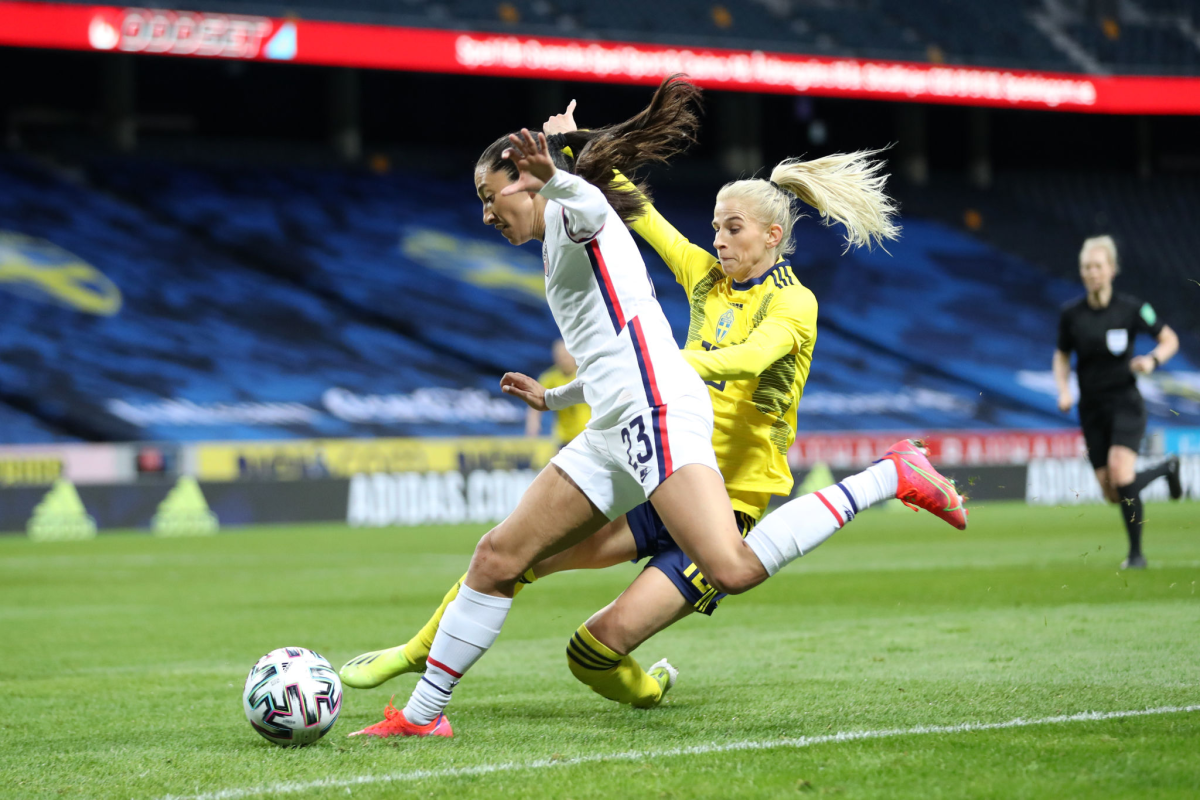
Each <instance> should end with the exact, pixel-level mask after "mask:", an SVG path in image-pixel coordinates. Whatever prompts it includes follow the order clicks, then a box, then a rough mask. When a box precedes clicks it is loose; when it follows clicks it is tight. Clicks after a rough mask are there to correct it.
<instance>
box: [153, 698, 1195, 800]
mask: <svg viewBox="0 0 1200 800" xmlns="http://www.w3.org/2000/svg"><path fill="white" fill-rule="evenodd" d="M1192 711H1200V705H1194V706H1163V707H1161V708H1145V709H1138V710H1133V711H1085V712H1083V713H1081V714H1068V715H1065V716H1060V717H1042V718H1040V719H1022V718H1017V719H1010V720H1009V721H1008V722H962V723H959V724H958V725H918V726H916V727H914V728H890V729H885V730H878V731H846V732H843V733H831V734H827V735H825V736H799V737H797V738H795V739H771V740H768V741H758V742H754V741H742V742H726V743H724V744H720V743H713V744H701V745H695V746H694V747H673V748H671V749H669V750H627V751H625V752H622V753H595V754H592V755H586V756H576V757H574V758H558V759H550V758H539V759H536V760H533V761H509V762H505V763H502V764H480V765H479V766H476V767H447V768H444V769H414V770H408V771H406V772H392V773H386V774H383V775H360V776H358V777H355V778H324V779H322V780H318V781H295V782H283V783H272V784H268V785H266V786H252V787H248V788H244V789H222V790H220V791H216V792H206V793H204V794H194V795H166V796H165V797H163V798H161V800H240V798H243V797H257V796H259V795H275V794H295V793H297V792H307V791H310V790H312V789H347V788H350V787H352V786H365V785H369V784H373V783H410V782H412V781H419V780H427V779H430V778H461V777H467V776H475V775H490V774H492V773H495V772H515V771H517V770H526V769H545V768H547V767H571V766H574V765H576V764H595V763H598V762H604V761H641V760H643V759H650V758H670V757H672V756H692V755H706V754H709V753H728V752H731V751H736V750H778V749H780V748H784V747H792V748H800V747H813V746H814V745H819V744H840V743H843V742H859V741H863V740H866V739H890V738H893V737H897V736H924V735H928V734H938V733H972V732H974V731H996V730H1004V729H1005V728H1029V727H1033V726H1034V725H1062V724H1064V723H1068V722H1094V721H1100V720H1106V719H1125V718H1127V717H1148V716H1154V715H1158V714H1180V713H1187V712H1192Z"/></svg>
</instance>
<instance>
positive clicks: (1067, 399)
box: [1053, 349, 1075, 413]
mask: <svg viewBox="0 0 1200 800" xmlns="http://www.w3.org/2000/svg"><path fill="white" fill-rule="evenodd" d="M1053 364H1054V382H1055V383H1056V384H1058V410H1059V411H1062V412H1064V413H1065V412H1067V411H1070V410H1071V406H1073V405H1075V398H1074V397H1072V396H1071V354H1070V353H1067V352H1064V351H1062V350H1057V349H1056V350H1055V351H1054V362H1053Z"/></svg>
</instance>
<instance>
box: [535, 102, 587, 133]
mask: <svg viewBox="0 0 1200 800" xmlns="http://www.w3.org/2000/svg"><path fill="white" fill-rule="evenodd" d="M577 130H579V126H578V125H576V124H575V101H574V100H572V101H571V102H570V103H567V110H566V111H565V112H564V113H562V114H555V115H553V116H552V117H550V119H548V120H546V122H545V124H543V125H542V133H544V134H546V135H547V136H553V135H554V134H556V133H572V132H574V131H577Z"/></svg>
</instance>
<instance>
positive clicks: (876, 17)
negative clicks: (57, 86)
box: [71, 0, 1200, 74]
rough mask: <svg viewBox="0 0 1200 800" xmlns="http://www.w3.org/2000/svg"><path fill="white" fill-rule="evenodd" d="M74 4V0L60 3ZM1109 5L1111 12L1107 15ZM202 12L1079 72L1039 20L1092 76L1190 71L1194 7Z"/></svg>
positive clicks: (326, 3)
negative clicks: (1116, 10)
mask: <svg viewBox="0 0 1200 800" xmlns="http://www.w3.org/2000/svg"><path fill="white" fill-rule="evenodd" d="M71 1H72V2H83V0H71ZM1115 5H1116V4H1114V6H1115ZM204 8H205V10H209V11H227V12H235V13H249V14H267V15H273V16H287V15H299V16H301V17H307V18H312V19H331V20H343V21H350V22H363V23H376V24H395V25H408V26H418V27H438V28H454V29H475V30H483V31H511V32H522V33H528V34H533V35H564V36H586V37H593V36H595V37H601V38H610V39H618V40H636V41H652V42H662V43H667V44H684V45H692V46H709V47H714V46H715V47H720V46H725V47H745V48H759V47H761V48H766V49H772V50H779V51H793V52H805V53H817V54H830V55H843V56H858V57H872V58H897V59H905V60H914V61H926V60H932V61H938V62H941V61H945V62H946V63H951V64H979V65H985V66H1006V67H1018V68H1032V69H1047V70H1067V71H1076V72H1077V71H1081V70H1086V69H1087V68H1088V66H1087V64H1085V63H1082V62H1077V61H1073V60H1072V59H1071V58H1070V57H1069V56H1068V55H1067V54H1066V53H1065V52H1063V51H1062V50H1060V49H1059V48H1058V47H1056V46H1054V45H1053V43H1052V42H1051V41H1050V40H1049V39H1048V38H1047V36H1046V34H1045V33H1043V32H1042V31H1040V30H1038V28H1037V27H1036V26H1035V25H1034V24H1033V23H1032V21H1031V18H1030V15H1031V14H1033V13H1041V14H1043V15H1044V16H1046V17H1047V18H1052V19H1053V20H1054V23H1053V24H1054V25H1055V26H1056V27H1058V28H1059V29H1060V30H1061V31H1062V33H1064V34H1066V35H1067V36H1068V37H1070V38H1072V39H1074V41H1075V42H1076V43H1077V44H1078V45H1079V46H1080V47H1081V48H1082V51H1083V52H1084V53H1085V54H1087V55H1088V56H1090V57H1091V58H1094V59H1095V60H1096V62H1097V63H1098V64H1099V65H1100V66H1101V67H1102V68H1104V69H1111V70H1114V71H1132V72H1162V73H1168V74H1175V73H1194V72H1195V71H1196V69H1197V65H1198V62H1200V44H1198V41H1197V34H1196V33H1195V28H1194V27H1192V24H1193V22H1194V18H1195V9H1194V8H1193V7H1192V4H1190V3H1186V2H1179V1H1177V0H1153V1H1152V2H1144V3H1139V4H1138V8H1132V7H1131V9H1132V10H1129V9H1127V10H1125V11H1122V12H1121V16H1120V18H1119V19H1112V20H1107V21H1106V20H1102V19H1093V18H1090V17H1087V16H1084V15H1083V14H1081V13H1079V12H1078V11H1077V10H1074V9H1075V5H1072V4H1069V3H1068V4H1064V3H1047V2H1045V0H1015V1H1014V2H1006V3H963V2H958V1H957V0H743V1H742V2H737V3H734V2H728V0H705V2H689V1H688V0H660V2H656V3H652V4H648V3H644V2H639V1H638V0H607V1H606V2H603V3H596V2H585V0H557V1H556V2H553V3H551V2H548V1H547V0H431V1H430V2H424V1H423V0H337V1H336V2H335V1H334V0H209V2H206V3H205V4H204Z"/></svg>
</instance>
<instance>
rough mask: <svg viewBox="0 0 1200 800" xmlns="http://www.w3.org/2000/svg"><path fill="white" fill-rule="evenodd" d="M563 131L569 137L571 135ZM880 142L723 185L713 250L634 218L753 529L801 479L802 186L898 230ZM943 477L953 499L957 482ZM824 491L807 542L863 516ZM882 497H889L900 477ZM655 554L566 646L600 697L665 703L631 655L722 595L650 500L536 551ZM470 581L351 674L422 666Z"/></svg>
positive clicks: (805, 302)
mask: <svg viewBox="0 0 1200 800" xmlns="http://www.w3.org/2000/svg"><path fill="white" fill-rule="evenodd" d="M573 108H574V102H572V104H571V107H570V108H568V112H567V114H564V115H557V116H556V117H552V118H551V119H550V121H549V122H548V123H547V125H546V128H545V130H546V132H547V133H553V134H558V133H562V132H563V131H571V130H574V129H575V127H574V121H573V119H571V112H572V111H573ZM554 138H555V137H552V144H554V143H555V142H554V141H553V139H554ZM557 144H559V146H562V142H561V141H558V142H557ZM873 155H874V153H873V152H861V153H853V154H849V155H841V154H839V155H834V156H829V157H827V158H824V159H817V160H814V161H810V162H803V161H800V160H798V159H792V160H788V161H785V162H783V163H781V164H779V165H777V166H776V167H775V169H774V170H772V173H771V181H766V180H744V181H736V182H734V183H731V184H727V185H726V186H725V187H723V188H722V189H721V191H720V193H718V195H717V202H716V208H715V211H714V218H713V228H714V234H715V236H714V248H715V250H716V252H717V256H716V257H715V258H714V256H713V255H712V254H710V253H708V252H707V251H705V250H704V249H703V248H700V247H698V246H696V245H693V244H692V243H691V242H689V241H688V240H687V239H686V238H684V237H683V236H682V235H681V234H680V233H679V232H678V231H677V230H676V229H675V228H674V227H673V226H671V225H670V223H668V222H667V221H666V220H665V219H664V218H663V217H662V216H661V215H660V214H659V213H658V212H657V211H656V210H655V209H654V208H653V206H651V205H650V204H649V203H647V204H646V207H645V215H644V216H643V217H641V218H640V219H638V220H637V221H635V223H634V224H633V230H634V231H635V232H637V233H638V234H639V235H640V236H642V238H644V239H645V240H646V241H647V242H648V243H649V244H650V245H651V246H653V247H654V249H655V250H656V251H657V252H658V253H659V255H660V256H661V257H662V258H663V260H664V261H665V262H666V263H667V265H668V266H669V267H670V269H671V271H672V272H673V273H674V275H675V277H676V280H677V281H678V282H679V283H680V284H681V285H682V286H683V287H684V289H685V290H686V291H687V293H688V297H689V298H690V300H691V320H690V324H689V329H688V335H687V340H686V343H685V346H684V349H685V358H686V359H687V360H688V362H689V363H691V364H692V366H693V367H694V368H695V369H696V370H697V372H698V373H699V374H700V375H701V377H702V378H704V379H705V381H706V382H707V383H708V386H709V394H710V396H711V398H712V401H713V415H714V420H715V425H714V432H713V447H714V451H715V452H716V455H717V460H718V463H719V465H720V468H721V471H722V475H723V477H724V480H725V484H726V486H727V487H728V490H729V496H730V499H731V501H732V502H733V507H734V511H735V515H736V517H737V520H738V524H739V527H741V529H742V534H743V535H745V534H746V533H748V532H749V531H750V529H751V528H753V526H754V525H755V523H756V522H757V521H758V520H759V519H760V518H761V517H762V515H763V513H764V512H765V510H766V506H767V503H768V501H769V500H770V497H771V495H781V496H788V495H789V494H790V493H791V489H792V477H791V472H790V470H789V469H788V466H787V459H786V454H787V450H788V447H789V446H790V445H791V443H792V441H793V440H794V439H795V432H796V405H797V403H798V402H799V401H800V398H801V395H802V394H803V390H804V383H805V381H806V380H807V377H808V372H809V367H810V365H811V361H812V353H813V345H814V343H815V341H816V317H817V303H816V299H815V298H814V296H813V294H812V292H811V291H809V290H808V289H807V288H806V287H804V286H803V285H802V284H801V283H800V282H799V281H798V280H797V279H796V276H795V274H794V273H793V272H792V269H791V264H790V262H789V261H788V260H787V258H786V256H787V254H788V253H790V252H791V249H792V247H793V245H792V241H791V232H792V227H793V225H794V223H795V222H796V220H797V219H798V217H799V215H798V213H797V211H796V209H795V208H794V205H793V200H794V199H795V198H799V199H801V200H802V201H804V202H805V203H807V204H809V205H811V206H813V207H814V208H816V209H817V210H818V211H819V212H820V214H821V216H822V218H823V219H824V220H825V222H826V223H827V224H829V223H832V222H837V223H840V224H842V225H843V226H844V227H845V229H846V235H847V242H848V243H849V244H850V245H852V246H857V245H863V244H870V243H871V242H872V241H879V240H882V239H891V238H895V237H896V236H897V235H898V233H899V230H898V228H897V227H896V226H895V225H894V224H893V222H892V215H893V214H894V213H895V208H894V206H893V204H892V202H891V200H890V199H889V198H888V197H887V196H886V195H885V194H884V192H883V184H884V182H885V180H886V175H884V174H882V172H881V170H882V166H883V165H882V163H881V162H877V161H873V160H872V156H873ZM633 190H634V189H633V187H632V186H631V191H633ZM501 385H502V387H503V388H504V391H505V392H507V393H509V394H512V395H515V396H517V397H520V398H521V399H523V400H524V401H525V402H526V403H528V404H529V405H530V407H531V408H534V409H538V410H546V409H549V408H551V407H552V406H551V405H548V404H547V403H548V401H550V402H552V403H553V404H554V405H553V407H558V405H561V404H562V403H563V402H569V400H570V399H572V398H575V397H581V396H582V392H581V391H580V390H579V389H578V385H577V383H576V384H570V385H568V386H566V387H562V388H559V389H557V390H550V391H549V392H548V391H547V388H546V387H545V386H544V385H541V384H540V383H539V382H537V381H534V380H533V379H532V378H529V377H527V376H525V375H519V374H514V373H510V374H508V375H505V376H504V380H503V381H502V382H501ZM904 455H906V456H909V455H915V454H904ZM887 458H890V459H893V460H894V463H895V467H896V472H898V473H900V476H901V477H900V481H899V484H900V489H899V490H893V491H895V495H896V496H900V497H901V498H902V499H908V500H911V501H913V502H917V501H920V502H921V504H922V507H926V508H928V509H929V510H931V511H934V513H937V514H938V515H939V516H942V518H943V519H947V521H950V522H951V524H955V525H956V526H957V527H964V526H965V515H964V514H963V512H962V510H961V503H959V504H958V505H957V507H953V506H955V503H954V502H951V503H949V504H946V506H947V508H946V509H945V510H944V511H943V510H942V509H941V506H940V505H939V506H938V509H937V510H935V508H934V506H933V504H932V503H930V502H928V498H927V497H925V498H918V497H917V496H915V495H914V494H913V493H912V492H913V485H912V482H911V480H907V481H906V479H905V478H904V474H905V473H904V470H905V467H904V466H903V465H902V464H901V460H902V459H901V458H900V457H899V455H898V454H897V453H895V452H891V453H889V454H888V455H887ZM919 459H920V462H919V463H923V464H924V465H925V466H928V462H927V461H924V460H923V456H919ZM880 466H883V467H885V468H890V464H889V463H887V462H885V463H884V464H883V465H877V466H876V467H872V468H871V469H869V470H867V471H866V472H864V473H860V474H859V475H857V476H853V478H852V479H847V480H846V481H845V482H844V483H845V484H850V483H851V482H852V480H854V479H857V480H859V481H860V483H861V484H864V485H865V484H870V485H871V486H870V490H869V491H868V492H867V494H868V495H869V497H868V498H865V502H861V503H858V504H856V503H855V501H854V500H853V499H851V498H850V495H851V494H852V492H851V491H850V490H849V489H847V488H846V486H843V485H842V484H839V485H838V486H837V487H831V488H830V489H827V490H825V492H826V493H829V492H831V490H832V491H833V492H838V491H842V492H845V495H844V497H845V498H846V499H847V500H849V504H848V506H847V509H849V508H850V507H853V509H854V511H853V513H856V512H857V510H858V508H859V507H860V506H861V505H869V504H870V502H878V500H879V499H883V496H882V494H883V493H881V492H880V491H878V490H877V486H876V484H879V483H880V482H879V481H878V480H877V477H876V475H875V474H874V473H873V472H872V470H879V467H880ZM929 469H930V471H932V468H929ZM879 471H880V472H883V471H886V469H885V470H879ZM893 474H895V473H893ZM933 474H934V475H936V473H933ZM937 478H939V479H940V480H941V481H942V482H943V483H944V484H945V486H946V487H947V488H948V491H949V492H950V494H952V495H953V500H957V499H958V497H957V494H956V493H954V491H953V488H952V487H950V486H949V484H948V482H945V481H944V479H941V478H940V476H937ZM856 485H857V484H856ZM906 492H908V494H905V493H906ZM821 495H822V493H820V492H816V493H813V494H812V495H808V496H806V497H805V498H803V499H804V500H811V507H806V508H808V509H809V512H808V513H807V514H805V515H804V516H811V517H812V520H811V527H812V528H813V531H812V532H811V533H813V534H814V535H812V536H811V538H810V541H814V542H818V543H819V541H823V540H824V539H825V538H828V536H829V535H832V534H833V533H834V532H835V531H836V530H837V529H838V528H840V527H841V526H842V525H844V524H845V522H848V521H849V520H850V519H852V518H853V513H850V512H847V513H845V514H844V516H839V513H838V511H836V510H835V508H834V506H833V505H831V504H830V502H829V500H827V499H826V498H825V497H824V496H821ZM886 496H892V494H891V492H888V493H887V494H886ZM946 512H949V513H946ZM831 515H832V517H831ZM804 524H805V525H809V524H810V523H808V522H805V523H804ZM813 546H815V545H813ZM810 549H811V548H810ZM806 552H808V551H806ZM647 556H651V560H650V562H649V564H648V566H652V567H655V569H645V570H643V571H642V573H641V574H640V575H639V576H638V577H637V578H636V579H635V580H634V582H633V583H632V584H631V585H630V587H629V588H628V589H626V590H625V592H623V593H622V594H621V596H620V597H618V598H617V599H616V600H615V601H614V602H613V603H611V604H610V605H609V606H607V607H605V608H604V609H602V610H601V611H599V612H597V613H596V614H595V615H593V616H592V617H591V618H590V619H589V620H588V621H587V622H586V623H584V624H583V625H581V626H580V627H579V629H578V630H577V631H576V633H575V635H574V636H573V638H572V639H571V641H570V642H569V644H568V647H567V657H568V665H569V667H570V669H571V671H572V673H573V674H574V675H575V676H576V677H577V678H578V679H579V680H580V681H581V682H583V683H585V684H587V685H588V686H590V687H592V688H593V689H594V690H595V691H596V692H598V693H599V694H601V695H603V696H604V697H607V698H609V699H612V700H616V701H618V702H622V703H627V704H630V705H633V706H637V707H649V706H653V705H656V704H657V703H658V702H659V701H660V700H661V698H662V695H663V693H664V692H665V691H666V689H668V688H670V686H671V685H672V684H673V682H674V679H675V674H676V671H675V670H674V669H673V668H672V667H671V666H670V665H669V664H667V663H666V662H665V660H664V661H662V662H659V663H658V664H655V665H653V666H652V667H651V668H650V670H649V671H648V672H647V671H645V670H643V669H642V668H641V666H640V665H639V664H638V663H637V661H636V660H635V659H634V658H633V657H632V656H631V655H629V654H630V653H631V652H632V651H633V650H634V649H636V648H637V647H638V646H639V645H641V644H642V643H643V642H644V641H645V640H646V639H648V638H650V637H651V636H653V635H654V634H655V633H657V632H658V631H660V630H663V629H664V628H666V627H667V626H669V625H671V624H672V623H674V622H676V621H677V620H679V619H682V618H683V617H685V616H687V615H688V614H690V613H692V612H693V611H701V612H702V613H705V614H711V613H712V612H713V610H714V609H715V607H716V605H717V603H718V601H719V600H720V598H721V595H720V594H718V593H717V592H716V591H715V590H714V589H713V588H712V587H710V586H708V584H707V582H706V581H705V580H704V576H703V575H702V574H700V573H699V571H698V570H697V569H696V566H695V564H692V563H691V562H690V559H688V558H686V556H684V554H683V552H682V551H681V550H679V548H678V547H677V546H676V545H675V544H674V542H673V541H671V539H670V537H669V535H667V533H666V530H665V527H664V526H663V525H662V522H661V520H659V519H658V518H657V514H655V513H654V510H653V507H652V506H651V505H650V504H649V503H647V504H645V505H643V506H639V507H638V508H636V509H634V510H633V511H631V512H629V513H628V514H626V515H624V516H623V517H620V518H618V519H616V520H613V521H612V522H611V523H610V524H608V525H606V526H605V527H604V528H603V529H601V530H600V531H599V532H598V533H596V534H595V535H593V536H592V537H590V538H589V539H587V540H585V541H583V542H581V543H579V544H578V545H576V546H574V547H572V548H570V549H568V550H565V551H563V552H562V553H559V554H557V555H554V556H551V557H550V558H547V559H546V560H544V561H542V562H541V563H539V564H537V565H535V566H534V567H533V568H532V569H531V570H530V571H529V572H528V573H526V575H525V578H524V581H523V582H524V583H528V582H532V581H534V580H536V579H537V578H540V577H545V576H546V575H549V574H552V573H554V572H561V571H565V570H571V569H585V568H591V569H599V568H603V567H608V566H612V565H614V564H618V563H621V562H623V561H626V560H640V559H642V558H645V557H647ZM460 584H461V580H460V581H459V583H458V584H455V586H454V587H453V588H451V590H450V592H448V593H447V595H446V597H445V598H444V599H443V601H442V605H441V606H440V607H439V608H438V610H437V612H436V613H435V614H434V616H433V617H432V618H431V619H430V620H429V622H427V623H426V625H425V627H424V628H422V630H421V631H420V632H418V634H417V635H416V636H414V637H413V638H412V639H411V640H410V641H409V642H408V643H406V644H405V645H402V646H399V647H393V648H390V649H387V650H381V651H375V652H372V653H365V654H363V655H361V656H358V657H357V658H355V659H352V660H351V661H350V662H348V663H347V664H346V665H345V666H344V667H343V668H342V671H341V674H342V678H343V680H344V681H345V682H346V684H347V685H349V686H352V687H357V688H370V687H373V686H377V685H379V684H380V683H382V682H384V681H385V680H388V679H390V678H392V677H395V676H396V675H399V674H402V673H404V672H413V671H419V670H421V669H422V668H423V667H424V661H425V658H426V657H427V655H428V652H429V647H430V645H431V643H432V641H433V636H434V634H435V633H436V631H437V627H438V622H439V620H440V619H441V615H442V612H443V611H444V609H445V608H446V606H447V605H448V604H449V602H450V601H451V600H452V599H453V598H454V596H455V595H456V593H457V591H458V587H459V585H460ZM517 588H518V589H520V588H521V586H518V587H517Z"/></svg>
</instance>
